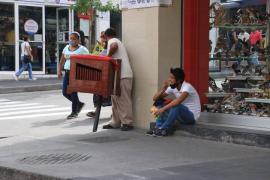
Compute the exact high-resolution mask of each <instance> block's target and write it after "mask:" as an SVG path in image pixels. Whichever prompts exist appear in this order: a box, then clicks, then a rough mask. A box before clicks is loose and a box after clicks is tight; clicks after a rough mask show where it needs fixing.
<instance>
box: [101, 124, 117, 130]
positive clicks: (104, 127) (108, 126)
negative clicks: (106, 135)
mask: <svg viewBox="0 0 270 180" xmlns="http://www.w3.org/2000/svg"><path fill="white" fill-rule="evenodd" d="M102 128H103V129H115V128H114V127H113V126H112V125H110V124H106V125H104V126H103V127H102Z"/></svg>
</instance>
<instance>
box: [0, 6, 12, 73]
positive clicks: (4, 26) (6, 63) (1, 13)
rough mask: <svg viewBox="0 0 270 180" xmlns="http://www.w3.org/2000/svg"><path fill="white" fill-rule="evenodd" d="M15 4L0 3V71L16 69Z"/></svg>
mask: <svg viewBox="0 0 270 180" xmlns="http://www.w3.org/2000/svg"><path fill="white" fill-rule="evenodd" d="M14 22H15V21H14V4H8V3H0V24H1V26H0V72H8V71H9V72H14V71H15V31H14V30H15V27H14Z"/></svg>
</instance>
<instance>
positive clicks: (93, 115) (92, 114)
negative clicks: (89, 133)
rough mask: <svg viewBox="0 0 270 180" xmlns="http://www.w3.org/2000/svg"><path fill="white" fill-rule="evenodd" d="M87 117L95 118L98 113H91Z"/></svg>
mask: <svg viewBox="0 0 270 180" xmlns="http://www.w3.org/2000/svg"><path fill="white" fill-rule="evenodd" d="M86 116H88V117H95V116H96V113H95V112H94V111H90V112H88V113H87V114H86Z"/></svg>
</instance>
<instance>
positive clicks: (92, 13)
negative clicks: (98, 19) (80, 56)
mask: <svg viewBox="0 0 270 180" xmlns="http://www.w3.org/2000/svg"><path fill="white" fill-rule="evenodd" d="M93 19H94V11H93V9H92V8H91V9H90V10H89V36H88V40H89V42H88V47H89V51H90V52H92V50H93V49H92V30H93Z"/></svg>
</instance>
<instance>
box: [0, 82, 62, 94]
mask: <svg viewBox="0 0 270 180" xmlns="http://www.w3.org/2000/svg"><path fill="white" fill-rule="evenodd" d="M61 88H62V84H61V83H59V84H46V85H33V86H25V87H7V88H0V94H9V93H21V92H35V91H51V90H59V89H61Z"/></svg>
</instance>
